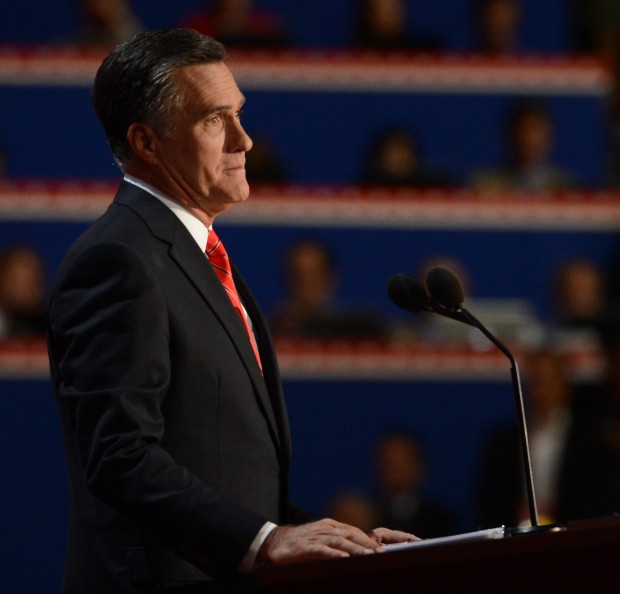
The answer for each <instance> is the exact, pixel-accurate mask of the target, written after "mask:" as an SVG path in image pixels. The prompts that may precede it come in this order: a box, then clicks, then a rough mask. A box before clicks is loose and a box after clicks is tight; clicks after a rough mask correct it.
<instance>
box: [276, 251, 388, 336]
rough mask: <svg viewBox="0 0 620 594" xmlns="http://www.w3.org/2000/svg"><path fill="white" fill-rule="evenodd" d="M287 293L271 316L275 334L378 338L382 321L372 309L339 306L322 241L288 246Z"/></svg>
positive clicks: (329, 256)
mask: <svg viewBox="0 0 620 594" xmlns="http://www.w3.org/2000/svg"><path fill="white" fill-rule="evenodd" d="M283 274H284V284H285V290H286V292H287V296H286V298H285V300H284V301H283V302H281V303H279V304H278V305H277V306H276V307H275V309H274V311H273V313H272V316H271V329H272V332H273V334H274V336H276V337H288V338H352V339H353V338H381V337H383V336H384V334H385V331H386V329H385V324H384V321H383V319H382V318H381V317H379V316H378V315H375V314H374V313H373V312H368V311H365V310H360V309H358V308H354V307H352V306H347V305H341V304H339V303H338V300H337V288H338V272H337V267H336V263H335V260H334V256H333V255H332V253H331V251H330V249H329V248H328V247H327V245H325V244H324V243H322V242H320V241H317V240H313V239H310V240H303V241H300V242H298V243H296V244H294V245H293V246H291V247H290V248H289V249H288V250H287V251H286V253H285V256H284V262H283Z"/></svg>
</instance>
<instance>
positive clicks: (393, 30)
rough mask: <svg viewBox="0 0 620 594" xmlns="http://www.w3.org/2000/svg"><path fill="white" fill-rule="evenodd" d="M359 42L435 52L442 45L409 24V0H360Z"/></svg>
mask: <svg viewBox="0 0 620 594" xmlns="http://www.w3.org/2000/svg"><path fill="white" fill-rule="evenodd" d="M358 6H359V9H358V20H357V30H356V32H355V37H356V44H357V45H358V46H359V47H362V48H366V49H375V50H388V51H390V50H404V51H436V50H438V49H440V44H439V43H438V42H437V41H435V40H431V39H423V38H421V37H418V36H417V35H416V34H414V33H413V32H412V31H411V29H410V27H409V17H410V14H409V6H408V3H407V2H406V0H359V5H358Z"/></svg>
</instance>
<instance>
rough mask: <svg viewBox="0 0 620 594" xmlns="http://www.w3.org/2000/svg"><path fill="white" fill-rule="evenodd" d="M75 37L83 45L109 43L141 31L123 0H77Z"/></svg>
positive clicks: (105, 44) (122, 39)
mask: <svg viewBox="0 0 620 594" xmlns="http://www.w3.org/2000/svg"><path fill="white" fill-rule="evenodd" d="M78 27H79V30H78V39H77V41H78V42H79V43H83V44H86V45H102V46H112V45H117V44H119V43H121V42H123V41H127V40H128V39H131V38H132V37H133V36H134V35H136V34H137V33H140V32H141V31H143V30H144V27H143V25H142V23H141V22H140V20H139V19H138V17H137V16H136V15H135V14H134V12H133V10H132V8H131V6H130V4H129V3H128V2H127V0H78Z"/></svg>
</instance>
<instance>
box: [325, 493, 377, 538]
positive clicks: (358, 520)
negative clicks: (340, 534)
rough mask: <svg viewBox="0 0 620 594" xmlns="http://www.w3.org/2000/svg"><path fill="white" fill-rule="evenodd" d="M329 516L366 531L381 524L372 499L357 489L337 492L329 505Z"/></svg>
mask: <svg viewBox="0 0 620 594" xmlns="http://www.w3.org/2000/svg"><path fill="white" fill-rule="evenodd" d="M327 517H329V518H332V519H334V520H337V521H338V522H344V523H345V524H350V525H351V526H356V527H357V528H361V529H362V530H364V532H368V531H370V530H372V529H373V528H375V527H376V526H378V525H379V524H378V523H377V522H378V519H377V510H376V509H375V506H374V503H373V501H372V499H371V498H370V497H369V496H368V495H366V494H365V493H363V492H362V491H359V490H355V489H351V490H347V491H342V492H340V493H337V494H336V496H335V497H334V498H333V499H332V500H331V501H330V502H329V504H328V506H327Z"/></svg>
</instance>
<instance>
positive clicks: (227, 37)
mask: <svg viewBox="0 0 620 594" xmlns="http://www.w3.org/2000/svg"><path fill="white" fill-rule="evenodd" d="M202 4H203V8H202V9H201V10H198V11H196V12H192V13H190V14H188V15H186V16H185V17H184V18H183V19H182V21H181V26H182V27H187V28H188V29H195V30H196V31H198V32H199V33H203V34H205V35H210V36H211V37H215V38H216V39H217V40H218V41H220V42H221V43H223V44H224V45H226V46H227V47H229V48H230V49H234V48H249V49H253V48H266V49H278V48H285V47H289V46H290V45H291V39H290V37H289V33H288V30H287V27H286V25H285V24H284V22H283V20H282V19H281V18H280V17H279V16H278V15H277V14H274V13H273V12H271V11H268V10H264V9H260V8H257V7H255V6H254V2H253V1H252V0H211V1H206V2H202Z"/></svg>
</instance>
